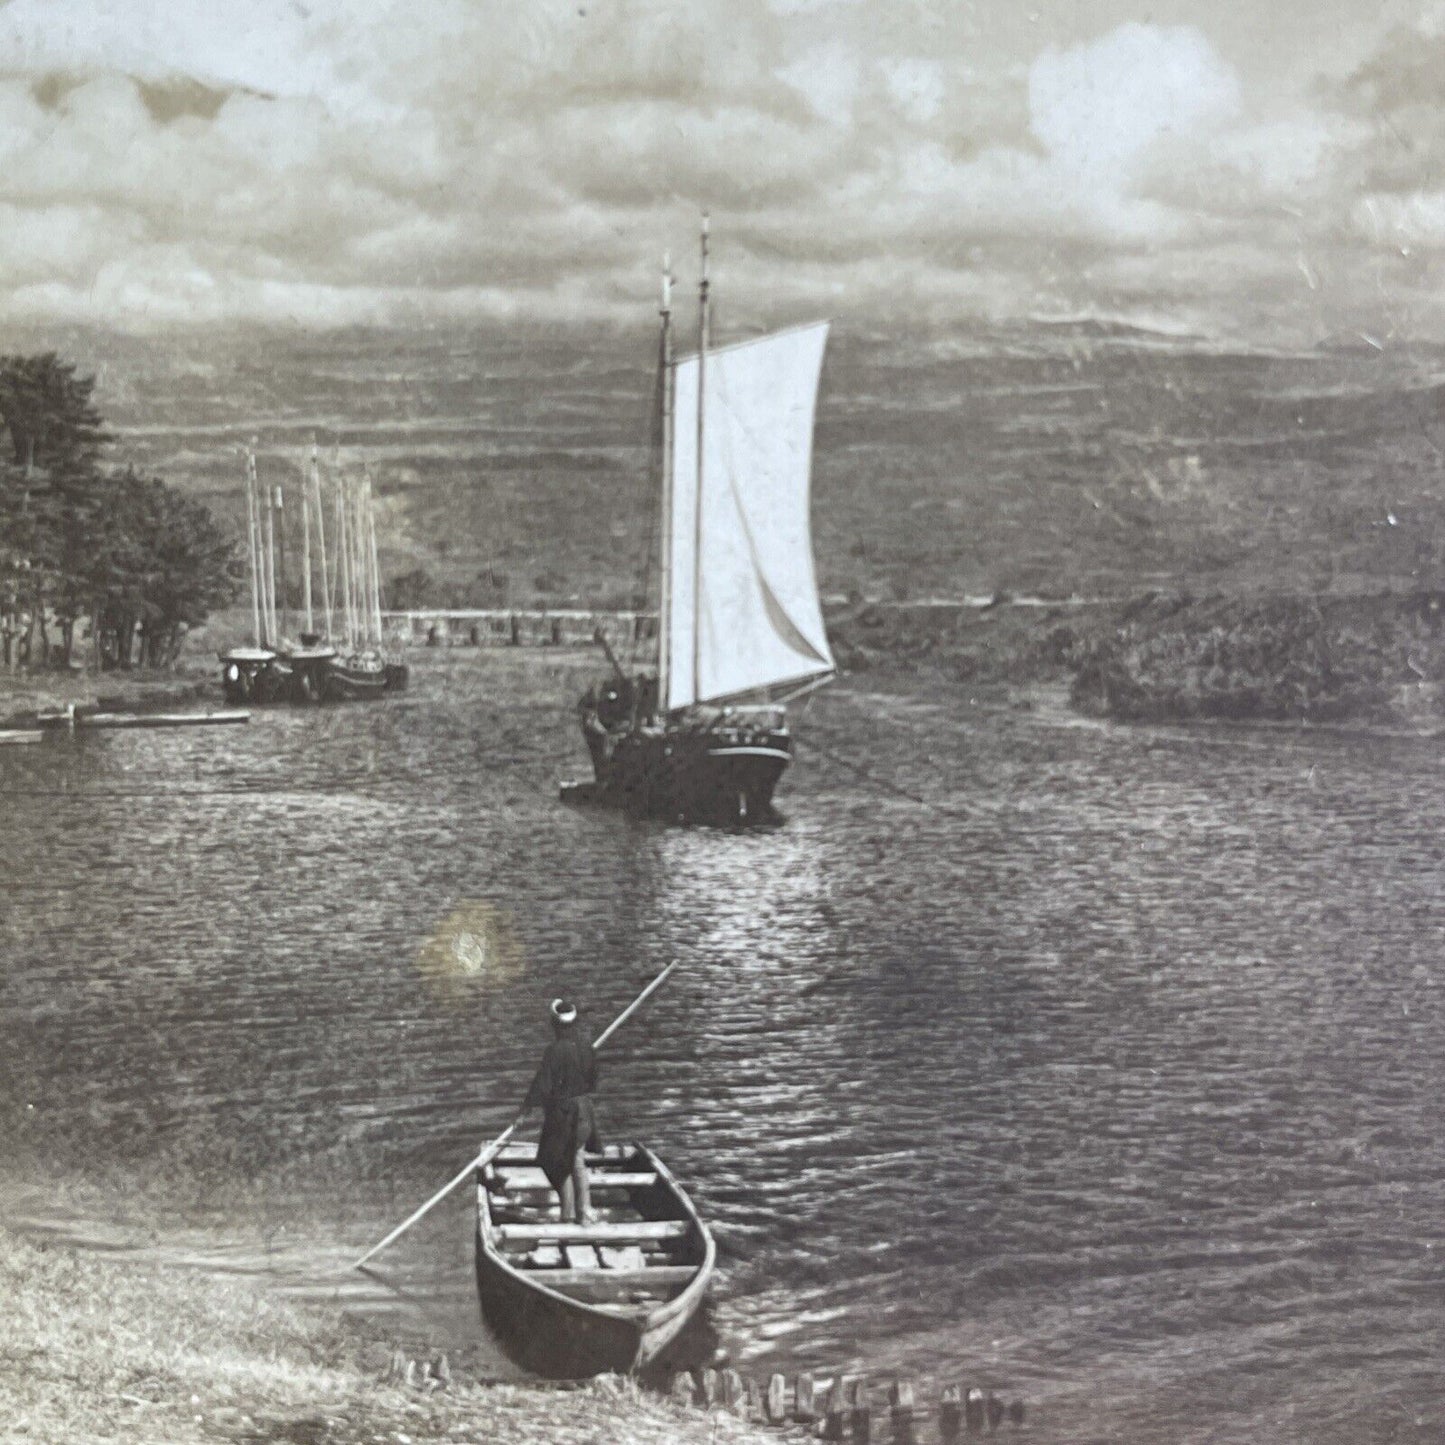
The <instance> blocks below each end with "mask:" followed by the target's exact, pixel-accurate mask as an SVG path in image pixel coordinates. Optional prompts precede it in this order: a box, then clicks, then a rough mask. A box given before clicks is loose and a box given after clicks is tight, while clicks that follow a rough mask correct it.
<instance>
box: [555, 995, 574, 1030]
mask: <svg viewBox="0 0 1445 1445" xmlns="http://www.w3.org/2000/svg"><path fill="white" fill-rule="evenodd" d="M552 1017H553V1018H554V1019H556V1020H557V1022H558V1023H559V1024H572V1023H576V1022H577V1005H576V1004H575V1003H568V1002H567V1000H566V999H565V998H554V999H553V1000H552Z"/></svg>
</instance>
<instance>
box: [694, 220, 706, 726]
mask: <svg viewBox="0 0 1445 1445" xmlns="http://www.w3.org/2000/svg"><path fill="white" fill-rule="evenodd" d="M697 293H698V294H697V300H698V306H697V495H696V496H695V497H694V498H693V505H692V517H693V529H692V698H693V701H694V702H695V701H696V700H697V699H698V697H700V696H701V694H702V678H701V677H700V676H699V673H700V672H701V666H702V664H701V653H702V449H703V423H702V409H703V397H704V396H705V395H706V392H707V388H706V385H705V382H706V372H707V212H706V211H704V212H703V217H702V280H701V281H700V282H699V283H698V288H697Z"/></svg>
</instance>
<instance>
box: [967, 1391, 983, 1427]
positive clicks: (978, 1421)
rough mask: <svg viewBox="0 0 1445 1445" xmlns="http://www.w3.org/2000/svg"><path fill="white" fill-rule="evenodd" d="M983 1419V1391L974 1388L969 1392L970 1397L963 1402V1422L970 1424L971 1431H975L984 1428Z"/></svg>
mask: <svg viewBox="0 0 1445 1445" xmlns="http://www.w3.org/2000/svg"><path fill="white" fill-rule="evenodd" d="M983 1421H984V1409H983V1391H982V1390H980V1389H977V1388H974V1389H972V1390H970V1391H969V1392H968V1397H967V1399H965V1400H964V1402H963V1423H964V1424H965V1425H967V1426H968V1429H969V1432H970V1433H975V1432H977V1431H979V1430H982V1429H983Z"/></svg>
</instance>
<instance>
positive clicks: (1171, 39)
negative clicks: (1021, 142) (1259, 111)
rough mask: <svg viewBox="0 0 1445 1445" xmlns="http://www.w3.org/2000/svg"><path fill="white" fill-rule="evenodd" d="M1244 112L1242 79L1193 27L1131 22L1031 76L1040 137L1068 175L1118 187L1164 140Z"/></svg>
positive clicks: (1054, 57)
mask: <svg viewBox="0 0 1445 1445" xmlns="http://www.w3.org/2000/svg"><path fill="white" fill-rule="evenodd" d="M1239 104H1240V93H1239V80H1238V77H1237V76H1236V75H1235V74H1234V72H1233V71H1232V70H1230V69H1229V67H1228V66H1226V65H1225V64H1224V62H1223V61H1222V60H1220V58H1219V56H1218V55H1216V54H1215V52H1214V50H1213V48H1212V47H1211V46H1210V44H1209V41H1208V40H1207V39H1206V38H1205V37H1204V36H1203V35H1202V34H1201V33H1200V32H1199V31H1198V30H1196V29H1194V28H1192V27H1189V26H1179V27H1175V28H1163V27H1160V26H1155V25H1140V24H1136V23H1133V22H1131V23H1129V24H1127V25H1122V26H1120V27H1119V28H1118V29H1117V30H1114V31H1112V32H1110V33H1109V34H1108V35H1105V36H1102V37H1100V38H1099V39H1098V40H1096V41H1094V42H1092V43H1090V44H1087V45H1080V46H1076V47H1074V48H1073V49H1071V50H1062V51H1061V50H1053V49H1050V50H1046V51H1045V52H1044V53H1043V54H1042V55H1040V56H1039V58H1038V59H1037V60H1036V61H1035V62H1034V64H1033V66H1032V68H1031V69H1030V71H1029V115H1030V120H1031V124H1032V127H1033V132H1034V134H1035V136H1037V137H1038V139H1039V140H1040V142H1042V144H1043V145H1044V147H1045V148H1046V149H1047V150H1048V152H1049V154H1050V155H1051V156H1052V157H1053V159H1054V160H1055V162H1056V163H1057V164H1058V165H1059V166H1060V167H1061V168H1062V169H1064V170H1066V171H1069V172H1071V173H1073V174H1075V175H1077V176H1080V177H1082V178H1086V179H1089V180H1095V181H1098V182H1101V183H1103V184H1105V185H1109V186H1111V187H1115V188H1117V187H1119V186H1120V184H1121V183H1122V182H1123V181H1124V180H1125V179H1126V178H1127V175H1128V172H1129V170H1130V167H1131V166H1132V165H1134V164H1135V163H1136V162H1137V161H1138V160H1139V159H1140V158H1141V157H1142V156H1143V155H1145V154H1146V153H1147V151H1148V150H1149V148H1150V147H1151V146H1152V145H1153V144H1154V143H1155V142H1156V141H1158V140H1159V139H1160V138H1161V137H1165V136H1175V137H1177V136H1180V135H1184V134H1188V133H1190V132H1198V131H1200V130H1205V129H1211V128H1214V127H1217V126H1218V125H1219V124H1220V123H1221V122H1223V121H1225V120H1228V119H1229V118H1230V117H1232V116H1233V115H1234V114H1235V112H1236V111H1237V110H1238V108H1239Z"/></svg>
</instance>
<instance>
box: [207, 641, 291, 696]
mask: <svg viewBox="0 0 1445 1445" xmlns="http://www.w3.org/2000/svg"><path fill="white" fill-rule="evenodd" d="M295 683H296V679H295V673H294V672H293V670H292V669H291V667H290V666H289V665H288V664H287V663H286V662H285V661H284V659H282V658H279V657H272V658H268V659H265V660H261V659H257V658H251V657H244V656H242V657H235V656H232V655H230V654H227V653H222V654H221V692H222V694H223V695H224V697H225V699H226V701H227V702H228V703H230V704H232V706H237V707H239V706H247V705H250V704H266V703H275V702H290V701H291V699H292V695H293V691H294V688H295Z"/></svg>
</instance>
